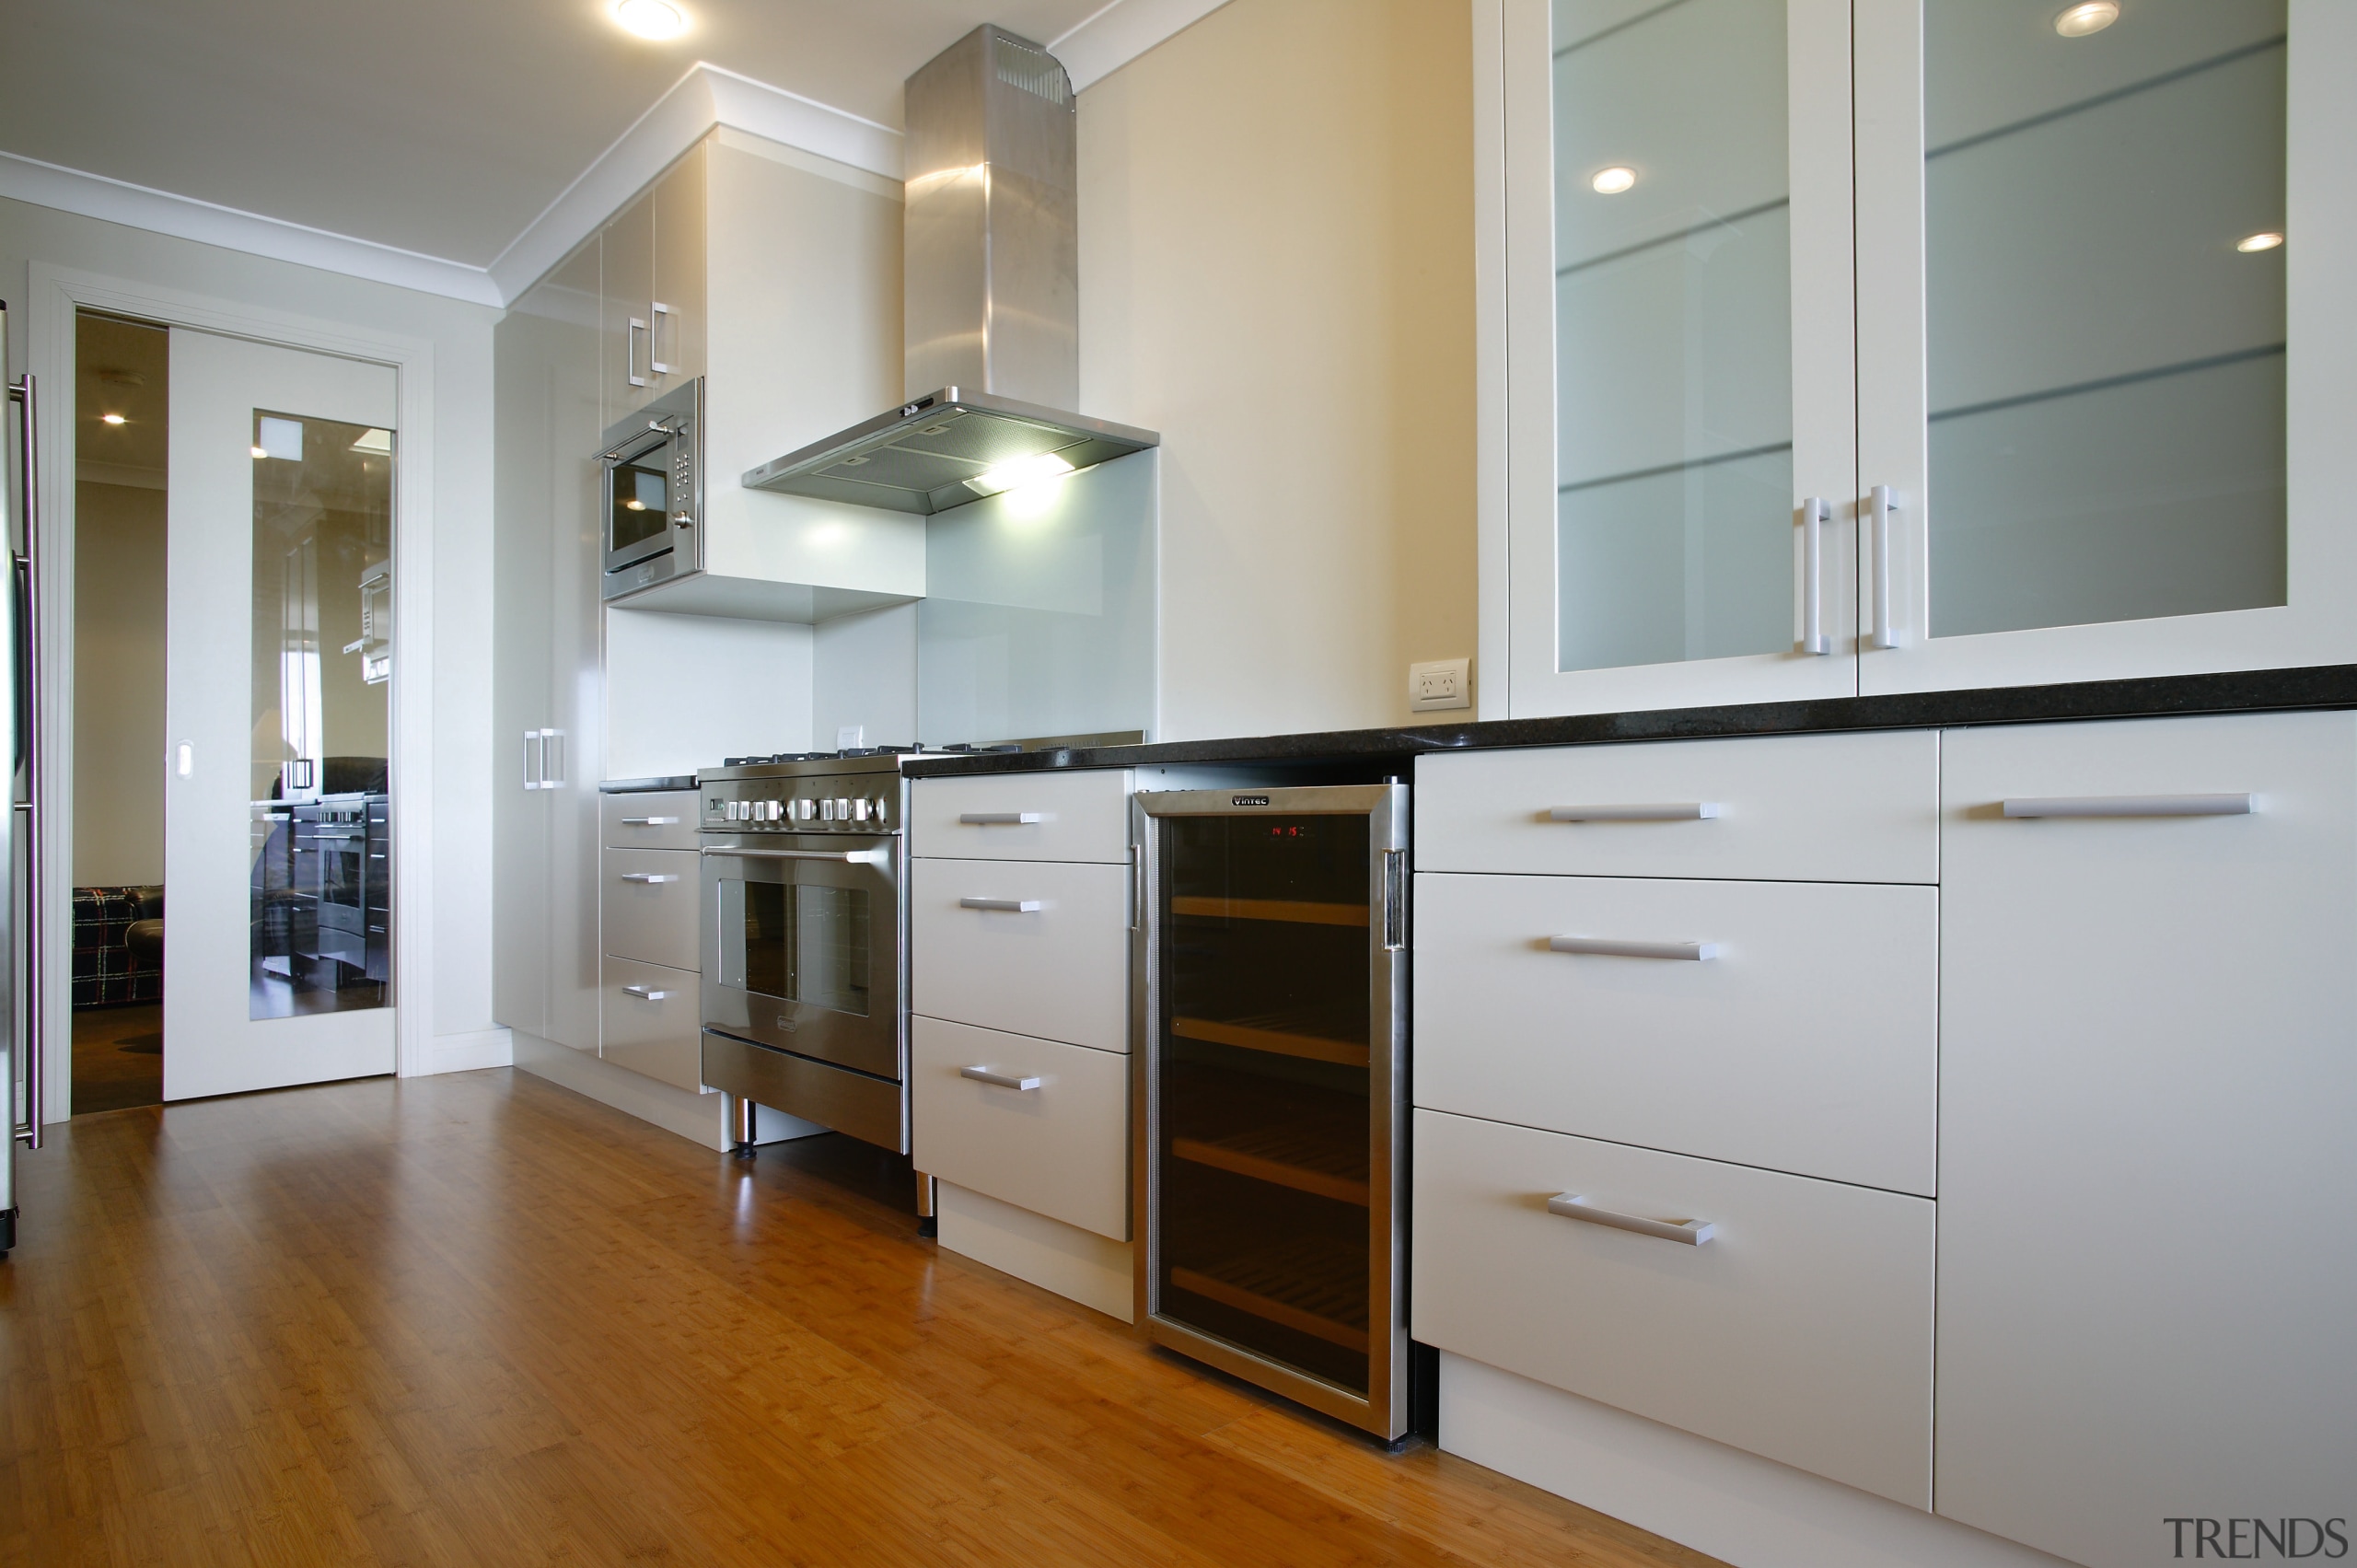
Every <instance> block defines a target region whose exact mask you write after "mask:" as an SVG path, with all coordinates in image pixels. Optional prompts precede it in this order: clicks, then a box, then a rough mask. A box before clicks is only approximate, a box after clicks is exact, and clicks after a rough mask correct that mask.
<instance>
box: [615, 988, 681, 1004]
mask: <svg viewBox="0 0 2357 1568" xmlns="http://www.w3.org/2000/svg"><path fill="white" fill-rule="evenodd" d="M622 994H623V995H624V996H635V997H637V998H638V999H639V1000H640V1001H641V1002H660V1001H662V1000H663V999H664V998H665V997H666V996H668V995H670V994H671V993H669V992H668V991H650V990H648V989H647V988H646V987H645V986H643V985H625V986H623V987H622Z"/></svg>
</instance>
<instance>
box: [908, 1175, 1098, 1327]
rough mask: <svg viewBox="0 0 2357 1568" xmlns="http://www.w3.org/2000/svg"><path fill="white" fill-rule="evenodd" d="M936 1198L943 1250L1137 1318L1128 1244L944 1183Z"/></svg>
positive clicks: (1079, 1299) (1045, 1287)
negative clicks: (1109, 1239)
mask: <svg viewBox="0 0 2357 1568" xmlns="http://www.w3.org/2000/svg"><path fill="white" fill-rule="evenodd" d="M936 1191H937V1196H936V1197H935V1200H934V1208H935V1214H937V1215H938V1216H939V1218H940V1232H941V1236H940V1239H941V1249H942V1250H943V1251H945V1252H955V1253H958V1255H959V1256H961V1257H966V1258H971V1259H973V1260H975V1261H976V1262H978V1263H988V1264H989V1265H990V1266H991V1267H992V1268H993V1269H996V1270H998V1271H999V1272H1001V1273H1005V1274H1013V1275H1014V1276H1015V1277H1016V1279H1018V1280H1028V1282H1030V1283H1033V1284H1035V1285H1038V1286H1039V1288H1040V1289H1041V1290H1051V1291H1054V1292H1055V1293H1056V1294H1057V1295H1062V1296H1067V1297H1069V1298H1071V1299H1072V1300H1074V1301H1077V1302H1079V1303H1080V1304H1081V1305H1082V1306H1083V1307H1095V1308H1096V1309H1097V1311H1099V1312H1102V1313H1104V1314H1105V1315H1106V1316H1107V1317H1109V1318H1120V1320H1121V1321H1122V1322H1124V1323H1127V1322H1130V1321H1132V1318H1134V1317H1135V1315H1136V1307H1137V1293H1136V1288H1135V1286H1134V1285H1132V1283H1131V1277H1130V1244H1129V1243H1128V1242H1126V1241H1108V1240H1107V1239H1106V1238H1105V1237H1101V1236H1099V1235H1097V1233H1096V1232H1095V1231H1093V1230H1082V1229H1081V1228H1080V1227H1079V1226H1077V1225H1066V1224H1064V1223H1063V1221H1062V1220H1051V1219H1050V1218H1049V1217H1048V1216H1047V1215H1045V1214H1033V1213H1032V1212H1031V1211H1030V1210H1028V1209H1018V1208H1016V1206H1015V1205H1014V1204H1012V1203H1002V1202H999V1201H998V1200H997V1199H996V1198H987V1197H984V1196H983V1195H982V1194H981V1193H980V1192H975V1191H969V1190H968V1189H966V1188H963V1187H954V1186H952V1185H950V1184H949V1183H948V1182H946V1181H944V1182H940V1183H937V1184H936Z"/></svg>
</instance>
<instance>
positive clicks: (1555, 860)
mask: <svg viewBox="0 0 2357 1568" xmlns="http://www.w3.org/2000/svg"><path fill="white" fill-rule="evenodd" d="M1939 804H1940V781H1939V738H1938V736H1937V735H1936V734H1935V733H1934V732H1933V731H1930V730H1910V731H1900V732H1884V733H1880V734H1874V735H1794V736H1768V737H1763V738H1757V739H1740V740H1668V741H1647V742H1641V743H1639V742H1632V743H1631V744H1627V745H1610V746H1568V747H1554V748H1549V749H1540V750H1528V751H1481V752H1466V753H1461V754H1457V755H1454V756H1445V757H1420V758H1418V759H1417V760H1416V864H1417V865H1419V866H1421V867H1422V868H1423V869H1424V870H1427V871H1511V872H1556V873H1562V874H1566V875H1575V876H1578V875H1585V876H1595V877H1763V878H1770V879H1774V880H1779V881H1803V882H1936V881H1938V880H1939V879H1940V869H1939V867H1940V850H1939ZM1631 808H1635V812H1634V813H1632V812H1631ZM1698 808H1700V809H1702V810H1713V808H1714V812H1715V814H1713V815H1711V816H1697V815H1695V812H1696V810H1697V809H1698ZM1648 811H1650V812H1652V813H1655V815H1653V816H1650V817H1647V816H1643V815H1638V814H1637V813H1644V812H1648ZM1559 812H1562V813H1570V814H1573V816H1574V817H1575V818H1576V819H1573V820H1557V819H1556V817H1555V815H1554V814H1555V813H1559ZM1681 813H1682V815H1681Z"/></svg>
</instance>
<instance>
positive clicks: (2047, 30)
mask: <svg viewBox="0 0 2357 1568" xmlns="http://www.w3.org/2000/svg"><path fill="white" fill-rule="evenodd" d="M1856 25H1857V41H1856V61H1857V65H1856V69H1857V89H1858V96H1857V105H1858V124H1859V134H1858V148H1857V161H1858V186H1857V191H1858V194H1857V202H1858V214H1859V222H1858V278H1859V302H1858V303H1859V323H1858V354H1859V399H1860V401H1859V454H1858V457H1859V481H1860V485H1859V489H1860V496H1861V505H1860V510H1861V516H1862V521H1861V525H1860V527H1861V532H1862V536H1863V537H1862V541H1861V548H1862V567H1863V571H1862V577H1863V583H1862V596H1863V599H1864V610H1865V615H1866V619H1867V621H1868V634H1867V637H1866V640H1865V645H1864V649H1863V651H1862V653H1861V656H1860V659H1859V666H1858V673H1859V684H1860V689H1861V690H1863V691H1911V690H1923V689H1930V688H1938V687H1954V686H1979V685H2006V684H2014V683H2021V682H2040V681H2054V680H2072V679H2103V678H2107V677H2122V676H2135V675H2151V674H2171V673H2181V672H2191V671H2198V670H2211V669H2235V668H2267V667H2270V666H2288V665H2301V664H2316V663H2332V662H2339V661H2343V660H2349V659H2351V658H2357V612H2352V608H2351V606H2352V594H2353V593H2357V549H2352V535H2357V515H2352V509H2351V507H2350V506H2349V505H2348V504H2347V503H2346V502H2345V501H2344V500H2343V499H2342V498H2341V496H2342V494H2345V491H2346V486H2345V485H2344V484H2338V483H2336V482H2335V479H2336V476H2335V475H2333V474H2332V473H2330V471H2329V470H2328V466H2327V465H2328V463H2330V461H2331V460H2332V455H2333V450H2334V448H2335V447H2339V446H2340V445H2342V444H2345V442H2346V439H2347V436H2346V424H2347V421H2348V419H2349V417H2350V414H2351V412H2352V407H2353V406H2357V405H2353V404H2352V399H2351V393H2350V391H2349V389H2348V387H2347V384H2346V377H2345V376H2341V375H2340V374H2339V373H2337V372H2335V371H2333V370H2332V369H2331V368H2330V367H2331V366H2333V365H2335V364H2344V365H2345V364H2346V363H2347V360H2348V355H2349V354H2350V352H2351V349H2352V348H2357V333H2352V331H2351V328H2352V319H2351V310H2350V308H2349V305H2348V301H2347V296H2348V295H2349V293H2350V285H2351V281H2352V278H2357V271H2352V269H2357V249H2352V245H2351V240H2352V238H2357V236H2352V233H2351V223H2352V217H2357V202H2352V199H2351V192H2352V183H2351V180H2349V178H2348V172H2347V168H2346V158H2347V153H2346V149H2347V148H2348V147H2349V146H2351V145H2352V140H2351V138H2352V134H2357V114H2352V111H2351V94H2349V93H2348V91H2347V90H2346V85H2345V84H2346V81H2347V75H2348V72H2349V70H2350V68H2351V64H2357V17H2352V10H2351V7H2349V6H2341V5H2333V4H2330V3H2329V0H2326V3H2324V4H2317V3H2315V0H2291V3H2289V4H2286V3H2285V0H2236V3H2235V4H2231V5H2220V4H2209V3H2204V0H2123V3H2122V4H2120V5H2119V6H2096V7H2092V8H2090V7H2085V6H2069V7H2066V6H2062V5H2060V4H2049V3H2048V0H1860V4H1859V6H1858V8H1857V24H1856ZM1869 84H1871V85H1872V87H1873V89H1874V90H1872V91H1871V92H1870V91H1868V90H1867V89H1868V87H1869ZM2336 383H2338V384H2336ZM1877 495H1880V496H1884V497H1887V507H1886V506H1883V505H1877V503H1876V501H1875V497H1876V496H1877Z"/></svg>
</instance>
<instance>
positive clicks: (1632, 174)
mask: <svg viewBox="0 0 2357 1568" xmlns="http://www.w3.org/2000/svg"><path fill="white" fill-rule="evenodd" d="M1636 182H1637V171H1636V170H1635V169H1633V168H1630V167H1629V166H1628V165H1627V164H1622V163H1616V164H1614V165H1613V166H1612V167H1611V168H1599V169H1597V170H1596V178H1595V179H1593V180H1589V181H1588V184H1589V185H1590V186H1591V187H1592V188H1593V189H1594V190H1595V192H1596V194H1597V195H1599V196H1618V195H1619V194H1620V192H1623V191H1626V190H1628V189H1629V188H1630V187H1631V186H1632V185H1634V184H1635V183H1636Z"/></svg>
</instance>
